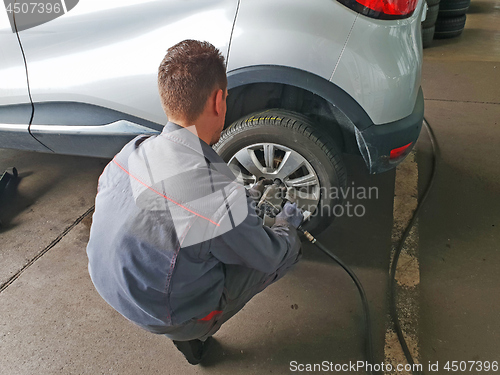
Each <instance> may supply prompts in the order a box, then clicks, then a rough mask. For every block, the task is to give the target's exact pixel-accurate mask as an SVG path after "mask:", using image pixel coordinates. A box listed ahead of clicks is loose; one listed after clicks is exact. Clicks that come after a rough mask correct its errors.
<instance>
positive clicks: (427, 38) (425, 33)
mask: <svg viewBox="0 0 500 375" xmlns="http://www.w3.org/2000/svg"><path fill="white" fill-rule="evenodd" d="M435 30H436V26H431V27H428V28H422V47H423V48H428V47H430V46H431V45H432V40H433V39H434V32H435Z"/></svg>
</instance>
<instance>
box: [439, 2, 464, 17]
mask: <svg viewBox="0 0 500 375" xmlns="http://www.w3.org/2000/svg"><path fill="white" fill-rule="evenodd" d="M439 5H440V6H439V17H440V18H441V17H443V18H444V17H446V18H449V17H458V16H463V15H464V14H466V13H467V11H468V10H469V6H470V0H441V2H440V3H439Z"/></svg>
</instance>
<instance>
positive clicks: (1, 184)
mask: <svg viewBox="0 0 500 375" xmlns="http://www.w3.org/2000/svg"><path fill="white" fill-rule="evenodd" d="M15 178H17V169H16V168H8V169H7V170H6V171H5V172H3V174H2V177H0V194H2V192H3V190H4V189H5V187H6V186H7V184H8V183H9V181H11V180H12V179H15Z"/></svg>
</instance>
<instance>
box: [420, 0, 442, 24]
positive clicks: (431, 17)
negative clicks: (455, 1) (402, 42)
mask: <svg viewBox="0 0 500 375" xmlns="http://www.w3.org/2000/svg"><path fill="white" fill-rule="evenodd" d="M438 12H439V4H436V5H433V6H431V7H429V9H428V10H427V16H426V17H425V21H424V22H422V28H423V29H428V28H430V27H432V26H434V25H435V24H436V20H437V18H438Z"/></svg>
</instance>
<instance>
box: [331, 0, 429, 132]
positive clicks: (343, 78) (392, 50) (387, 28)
mask: <svg viewBox="0 0 500 375" xmlns="http://www.w3.org/2000/svg"><path fill="white" fill-rule="evenodd" d="M424 11H425V7H424V2H423V1H422V0H420V1H419V3H418V6H417V8H416V10H415V12H414V13H413V15H412V16H411V17H409V18H406V19H402V20H395V21H391V20H376V19H373V18H368V17H365V16H362V15H359V17H358V18H357V19H356V22H355V24H354V26H353V28H352V31H351V34H350V36H349V40H348V41H347V43H346V47H345V50H344V52H343V53H342V57H341V58H340V60H339V63H338V65H337V67H336V69H335V72H334V74H333V76H332V79H331V81H332V82H333V83H335V84H336V85H337V86H339V87H340V88H342V89H343V90H344V91H345V92H347V93H349V94H350V95H351V96H352V97H353V98H354V99H355V100H356V101H357V102H358V103H359V104H360V105H361V107H363V108H364V109H365V111H366V112H367V113H368V115H369V116H370V118H371V119H372V121H373V123H374V124H386V123H390V122H393V121H397V120H400V119H402V118H404V117H407V116H409V115H410V114H411V113H412V111H413V108H414V106H415V102H416V100H417V96H418V93H419V90H420V81H421V71H422V58H423V53H422V39H421V26H420V24H421V18H422V15H423V12H424ZM353 13H354V12H353Z"/></svg>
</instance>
